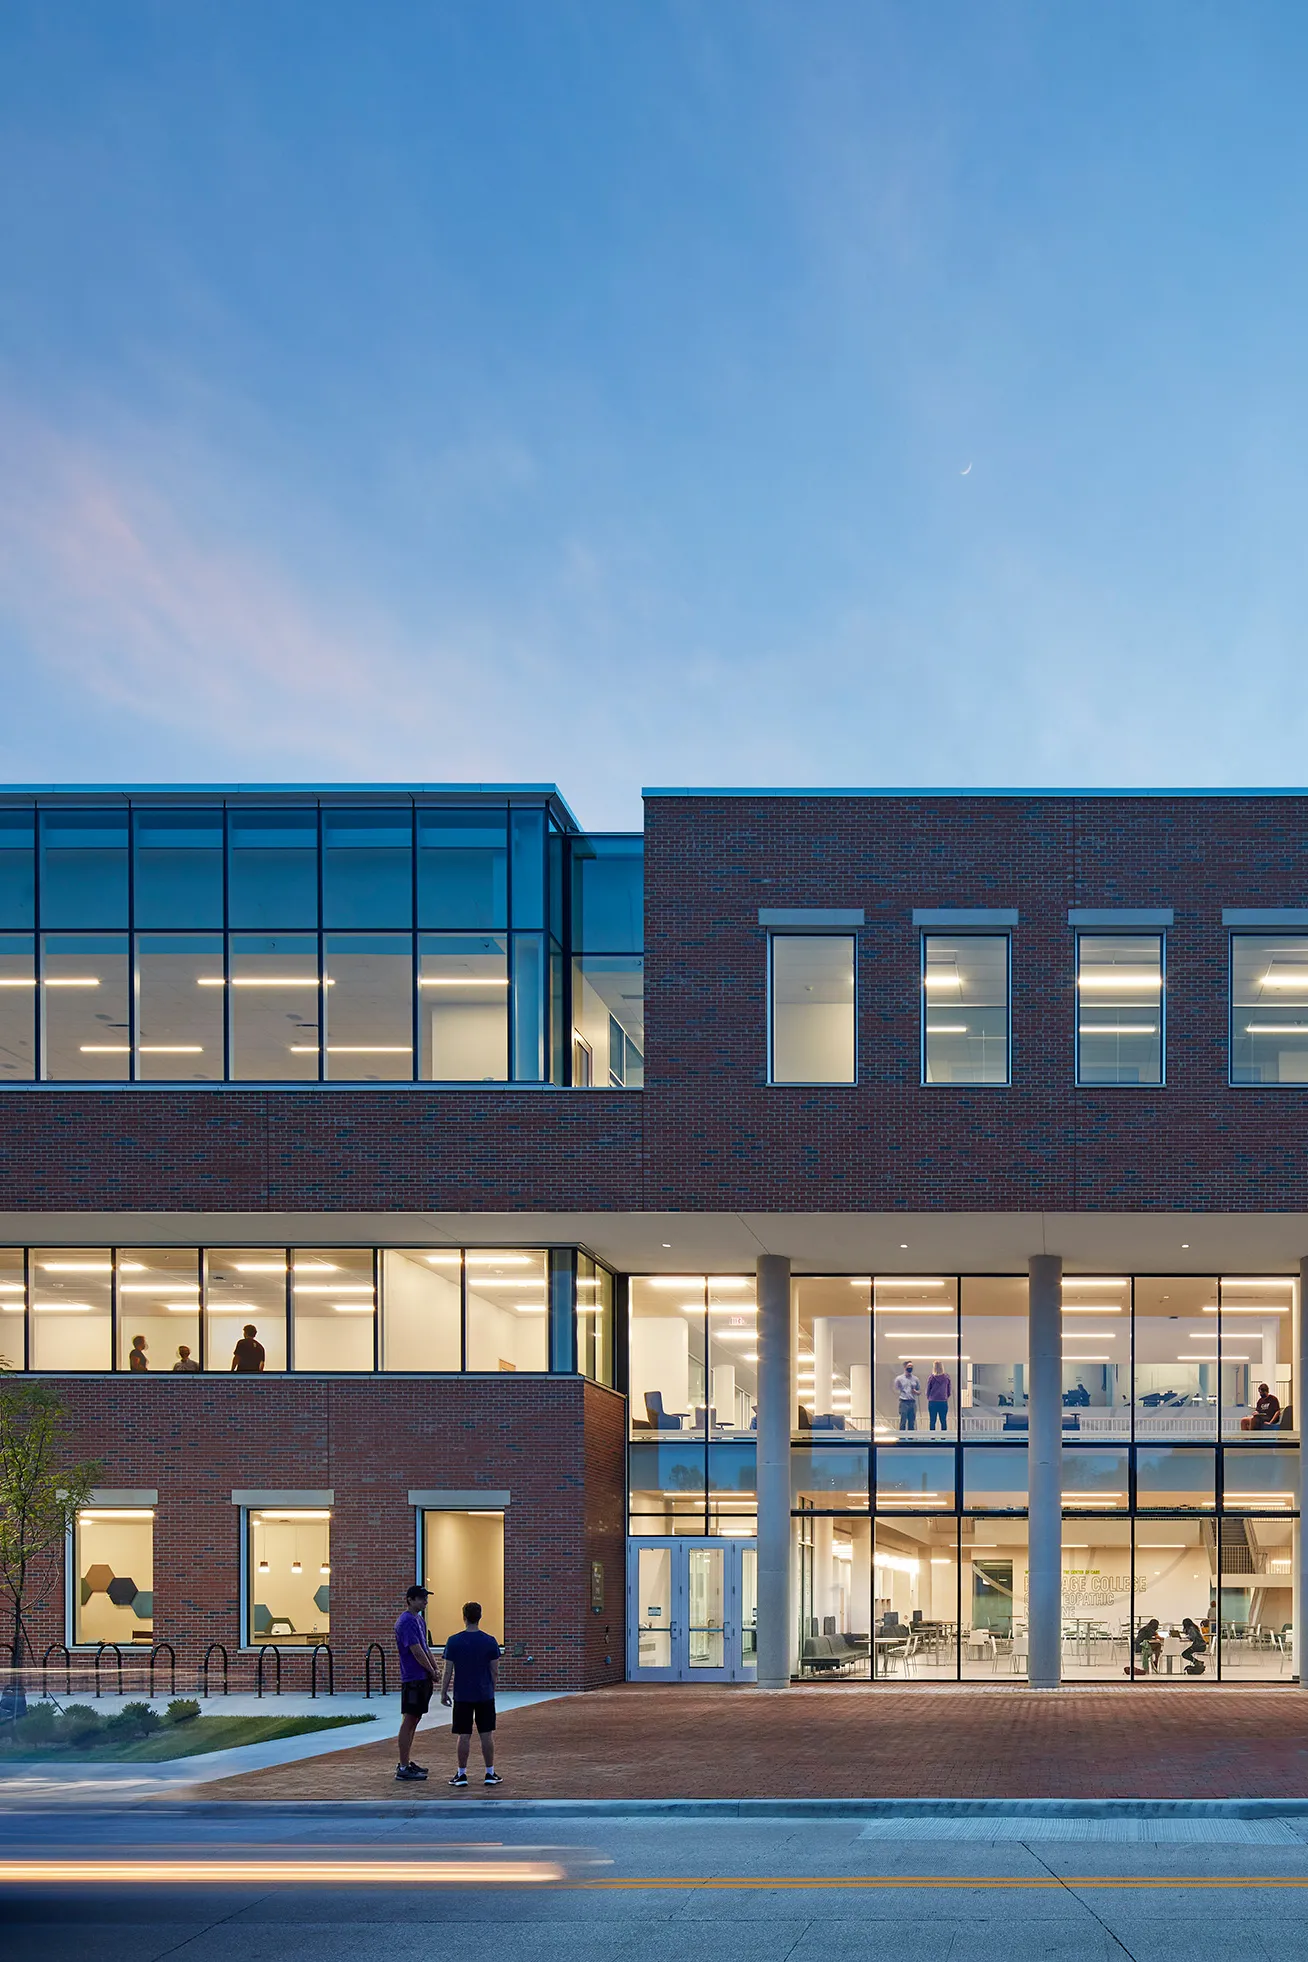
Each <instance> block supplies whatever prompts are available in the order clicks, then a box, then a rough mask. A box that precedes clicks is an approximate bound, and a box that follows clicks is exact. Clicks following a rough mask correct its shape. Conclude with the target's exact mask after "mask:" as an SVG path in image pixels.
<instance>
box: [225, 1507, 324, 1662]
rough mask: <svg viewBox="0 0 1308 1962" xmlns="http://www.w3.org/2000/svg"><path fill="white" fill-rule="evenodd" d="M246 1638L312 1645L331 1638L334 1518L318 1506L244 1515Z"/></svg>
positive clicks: (256, 1640) (304, 1645)
mask: <svg viewBox="0 0 1308 1962" xmlns="http://www.w3.org/2000/svg"><path fill="white" fill-rule="evenodd" d="M246 1517H247V1520H248V1522H249V1536H250V1537H249V1544H248V1551H247V1560H248V1574H249V1584H248V1587H247V1591H246V1592H247V1599H248V1601H249V1609H250V1620H249V1628H248V1632H247V1640H248V1641H250V1642H251V1643H252V1644H253V1645H254V1646H255V1647H257V1646H258V1645H259V1644H260V1643H261V1642H277V1643H289V1644H292V1645H294V1646H296V1647H301V1648H304V1647H309V1646H311V1645H312V1644H313V1643H315V1642H325V1641H326V1640H327V1639H328V1637H329V1636H330V1634H331V1626H332V1622H331V1593H332V1587H331V1575H332V1556H331V1544H332V1516H331V1513H330V1512H328V1511H325V1510H322V1511H320V1510H318V1509H317V1508H305V1509H304V1510H303V1511H301V1510H298V1509H297V1510H296V1511H290V1510H287V1511H281V1510H278V1511H272V1510H260V1511H257V1512H250V1513H248V1514H247V1515H246Z"/></svg>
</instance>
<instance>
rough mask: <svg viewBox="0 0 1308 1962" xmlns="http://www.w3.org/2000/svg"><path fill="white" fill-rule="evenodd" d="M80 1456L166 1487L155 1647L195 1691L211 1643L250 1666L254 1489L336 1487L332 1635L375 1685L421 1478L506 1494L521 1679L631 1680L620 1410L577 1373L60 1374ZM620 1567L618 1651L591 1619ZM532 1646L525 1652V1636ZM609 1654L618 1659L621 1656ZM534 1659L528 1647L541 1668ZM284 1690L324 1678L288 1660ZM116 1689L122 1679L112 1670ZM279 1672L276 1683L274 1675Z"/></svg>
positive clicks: (346, 1666) (580, 1684)
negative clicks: (246, 1604)
mask: <svg viewBox="0 0 1308 1962" xmlns="http://www.w3.org/2000/svg"><path fill="white" fill-rule="evenodd" d="M60 1388H61V1392H62V1394H63V1396H64V1398H65V1401H66V1405H67V1408H68V1410H69V1414H70V1418H71V1421H72V1424H73V1426H74V1430H75V1434H76V1440H77V1449H78V1451H79V1452H80V1453H82V1454H84V1455H87V1456H92V1457H98V1458H99V1459H100V1460H101V1461H102V1463H103V1466H104V1470H103V1474H102V1482H103V1484H104V1485H105V1486H106V1487H109V1488H114V1489H119V1490H121V1489H130V1488H141V1487H145V1488H148V1489H157V1490H158V1493H159V1503H158V1507H157V1510H156V1515H155V1570H154V1609H155V1613H154V1629H155V1638H156V1640H160V1641H169V1642H171V1643H172V1644H173V1646H174V1647H175V1648H176V1650H177V1655H178V1662H179V1677H178V1682H179V1687H180V1686H181V1685H182V1683H183V1682H185V1684H186V1686H187V1687H190V1686H191V1685H192V1684H193V1683H194V1681H195V1674H196V1670H197V1669H198V1666H199V1662H200V1659H201V1657H202V1655H203V1653H204V1650H205V1648H206V1647H207V1646H208V1644H209V1643H210V1642H212V1641H220V1642H224V1643H226V1645H227V1647H228V1649H229V1651H230V1653H231V1655H232V1658H233V1687H236V1686H238V1685H239V1687H241V1688H247V1687H250V1686H251V1685H252V1683H253V1667H254V1664H253V1659H252V1658H243V1659H241V1660H240V1661H239V1662H238V1661H237V1659H236V1652H237V1650H238V1649H239V1648H240V1646H241V1632H242V1631H241V1626H240V1511H239V1508H237V1507H235V1506H233V1505H232V1503H231V1494H232V1492H233V1491H234V1490H240V1489H252V1488H253V1489H275V1490H283V1491H286V1490H304V1489H311V1490H318V1489H331V1490H333V1491H334V1492H335V1502H334V1505H333V1515H332V1581H331V1585H332V1604H331V1644H332V1648H333V1651H334V1653H335V1661H336V1669H337V1683H338V1687H340V1688H350V1689H356V1688H359V1687H361V1678H362V1666H363V1650H364V1645H365V1644H366V1643H367V1642H369V1641H371V1640H378V1641H380V1642H382V1643H383V1645H384V1646H385V1647H386V1650H387V1657H388V1663H387V1666H388V1672H389V1675H390V1677H391V1678H392V1680H393V1679H394V1675H395V1659H394V1645H393V1641H392V1628H393V1624H394V1621H395V1617H396V1615H397V1614H398V1613H399V1611H400V1608H401V1606H402V1605H403V1595H404V1590H405V1588H406V1587H407V1586H408V1585H409V1584H410V1582H411V1581H412V1580H413V1578H414V1551H415V1538H414V1513H413V1510H412V1509H411V1508H410V1506H409V1504H408V1493H409V1491H410V1490H411V1489H429V1488H437V1489H443V1490H460V1491H462V1490H471V1489H483V1490H492V1491H496V1490H506V1489H507V1490H508V1491H509V1492H510V1493H511V1495H512V1497H511V1503H510V1505H509V1507H508V1510H507V1512H506V1515H505V1539H504V1566H505V1606H504V1615H505V1631H504V1632H505V1638H506V1643H507V1648H508V1652H507V1654H506V1657H505V1661H504V1663H503V1666H502V1673H501V1681H502V1683H503V1685H504V1687H505V1688H506V1689H530V1688H541V1689H588V1688H593V1687H595V1686H597V1685H599V1684H603V1683H608V1682H613V1681H619V1680H621V1677H622V1664H623V1651H622V1639H621V1638H622V1621H623V1616H622V1611H621V1575H622V1557H623V1497H624V1486H623V1481H624V1477H625V1461H624V1455H623V1450H624V1447H623V1421H622V1413H623V1408H624V1406H623V1401H622V1399H621V1398H620V1397H618V1396H615V1395H614V1394H613V1392H611V1391H608V1390H604V1389H601V1388H599V1387H597V1386H596V1385H594V1384H590V1383H585V1382H583V1381H582V1380H581V1379H580V1378H578V1377H552V1378H551V1377H548V1376H537V1377H527V1376H524V1377H520V1378H514V1379H512V1380H506V1379H505V1378H503V1377H492V1378H483V1377H475V1376H470V1377H463V1378H457V1379H451V1378H449V1377H396V1376H392V1377H364V1378H358V1379H354V1380H351V1381H348V1382H347V1381H342V1380H340V1379H336V1380H329V1379H318V1380H315V1379H314V1378H311V1377H293V1376H287V1377H277V1376H264V1377H256V1378H240V1379H233V1378H224V1377H195V1378H175V1377H174V1378H167V1379H164V1380H163V1381H161V1382H157V1383H156V1382H152V1381H144V1380H142V1379H140V1378H131V1377H117V1378H106V1379H101V1380H100V1381H98V1382H93V1381H90V1380H88V1379H85V1378H82V1379H72V1378H70V1379H67V1380H66V1381H64V1382H63V1383H62V1384H61V1385H60ZM592 1559H598V1560H603V1562H604V1564H605V1572H606V1577H607V1585H608V1594H607V1602H608V1604H609V1605H610V1606H611V1608H612V1617H611V1618H612V1620H613V1623H614V1629H613V1639H614V1644H615V1645H614V1646H607V1645H605V1643H604V1639H603V1635H602V1632H601V1630H602V1625H603V1624H602V1622H599V1625H597V1621H598V1620H599V1618H597V1617H595V1616H593V1615H592V1614H591V1612H590V1568H589V1562H590V1561H591V1560H592ZM63 1634H64V1627H63V1606H62V1594H61V1593H58V1592H57V1591H53V1592H48V1593H47V1598H46V1600H45V1602H44V1605H43V1606H42V1607H41V1608H40V1609H39V1610H38V1611H37V1612H36V1613H35V1614H34V1615H33V1618H32V1624H31V1639H32V1642H33V1645H34V1647H35V1648H36V1651H37V1653H38V1655H39V1654H40V1653H41V1652H42V1650H43V1649H44V1647H45V1645H46V1643H48V1642H50V1641H57V1640H61V1639H62V1638H63ZM518 1642H520V1643H522V1644H523V1645H524V1649H525V1654H524V1655H522V1656H515V1655H514V1653H513V1647H514V1644H515V1643H518ZM606 1654H609V1655H612V1657H613V1661H612V1664H611V1665H607V1664H606V1663H605V1661H604V1657H605V1655H606ZM528 1658H531V1659H530V1660H529V1659H528ZM284 1671H285V1674H284V1680H285V1682H286V1685H287V1687H298V1688H303V1687H306V1686H307V1682H308V1661H307V1657H306V1656H305V1655H304V1654H303V1653H298V1654H297V1653H296V1652H295V1651H294V1650H290V1649H288V1650H286V1651H285V1652H284ZM106 1680H107V1679H106ZM269 1680H271V1676H269Z"/></svg>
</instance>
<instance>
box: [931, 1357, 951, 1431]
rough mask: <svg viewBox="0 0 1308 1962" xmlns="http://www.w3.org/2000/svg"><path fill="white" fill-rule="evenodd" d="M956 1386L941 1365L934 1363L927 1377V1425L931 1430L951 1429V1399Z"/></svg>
mask: <svg viewBox="0 0 1308 1962" xmlns="http://www.w3.org/2000/svg"><path fill="white" fill-rule="evenodd" d="M953 1393H954V1385H953V1383H952V1382H951V1381H950V1378H949V1375H948V1372H947V1371H946V1370H945V1369H944V1368H943V1367H942V1365H941V1364H940V1363H932V1365H931V1374H930V1375H929V1376H928V1377H927V1423H928V1426H929V1428H930V1429H931V1430H933V1431H934V1430H936V1429H937V1428H938V1429H940V1430H942V1431H947V1430H948V1429H949V1399H950V1397H951V1396H952V1395H953Z"/></svg>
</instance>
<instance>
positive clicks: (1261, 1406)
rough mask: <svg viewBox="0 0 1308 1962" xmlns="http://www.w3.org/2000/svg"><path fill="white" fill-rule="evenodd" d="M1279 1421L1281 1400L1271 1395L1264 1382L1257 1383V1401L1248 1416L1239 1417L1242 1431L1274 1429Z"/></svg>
mask: <svg viewBox="0 0 1308 1962" xmlns="http://www.w3.org/2000/svg"><path fill="white" fill-rule="evenodd" d="M1280 1421H1281V1400H1280V1398H1279V1397H1275V1396H1273V1395H1272V1392H1271V1390H1270V1388H1269V1387H1268V1385H1267V1384H1266V1383H1260V1384H1259V1385H1258V1401H1257V1403H1256V1404H1255V1405H1254V1407H1253V1412H1252V1414H1251V1415H1250V1416H1248V1417H1242V1418H1241V1419H1240V1429H1241V1430H1242V1431H1274V1430H1276V1429H1277V1427H1278V1425H1279V1424H1280Z"/></svg>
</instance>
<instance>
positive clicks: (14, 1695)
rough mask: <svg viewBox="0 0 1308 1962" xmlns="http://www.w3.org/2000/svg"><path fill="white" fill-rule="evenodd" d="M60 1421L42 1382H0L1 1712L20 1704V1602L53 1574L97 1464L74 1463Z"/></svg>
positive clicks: (60, 1411)
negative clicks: (5, 1621)
mask: <svg viewBox="0 0 1308 1962" xmlns="http://www.w3.org/2000/svg"><path fill="white" fill-rule="evenodd" d="M66 1418H67V1413H66V1411H65V1409H64V1406H63V1404H62V1403H61V1402H60V1400H59V1397H58V1394H57V1393H56V1392H55V1391H54V1390H51V1389H48V1388H47V1387H46V1386H45V1385H44V1384H42V1383H16V1382H14V1381H13V1380H12V1379H11V1380H8V1381H6V1380H3V1379H0V1595H3V1596H4V1598H5V1602H6V1606H7V1608H8V1611H9V1615H10V1637H9V1661H10V1670H11V1673H10V1679H9V1680H10V1691H9V1694H8V1697H7V1698H6V1699H5V1701H7V1703H8V1705H9V1708H8V1711H7V1713H6V1714H8V1715H10V1716H11V1717H15V1718H16V1717H21V1716H22V1715H23V1712H24V1711H25V1710H26V1708H27V1699H26V1696H25V1695H24V1691H23V1648H24V1645H25V1643H26V1640H27V1637H26V1632H25V1629H24V1626H23V1610H24V1606H25V1604H26V1602H27V1600H28V1599H29V1596H30V1594H31V1591H32V1589H33V1587H34V1586H35V1585H37V1584H38V1583H39V1582H42V1581H45V1580H46V1579H47V1578H49V1579H53V1578H54V1576H55V1574H56V1573H57V1569H58V1561H59V1556H60V1555H61V1554H62V1552H63V1549H64V1546H65V1544H66V1542H67V1539H68V1532H69V1528H70V1527H71V1526H72V1524H73V1521H74V1519H75V1518H76V1516H77V1513H78V1511H79V1510H80V1508H81V1507H82V1506H84V1505H85V1504H86V1502H87V1500H88V1499H89V1498H90V1496H91V1490H92V1487H93V1486H94V1485H95V1484H96V1483H97V1482H98V1480H99V1479H100V1477H101V1475H102V1474H101V1467H100V1466H99V1465H98V1464H91V1463H88V1464H77V1463H75V1462H74V1461H73V1458H72V1450H71V1445H70V1442H69V1438H68V1431H67V1424H66ZM0 1707H2V1706H0Z"/></svg>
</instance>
